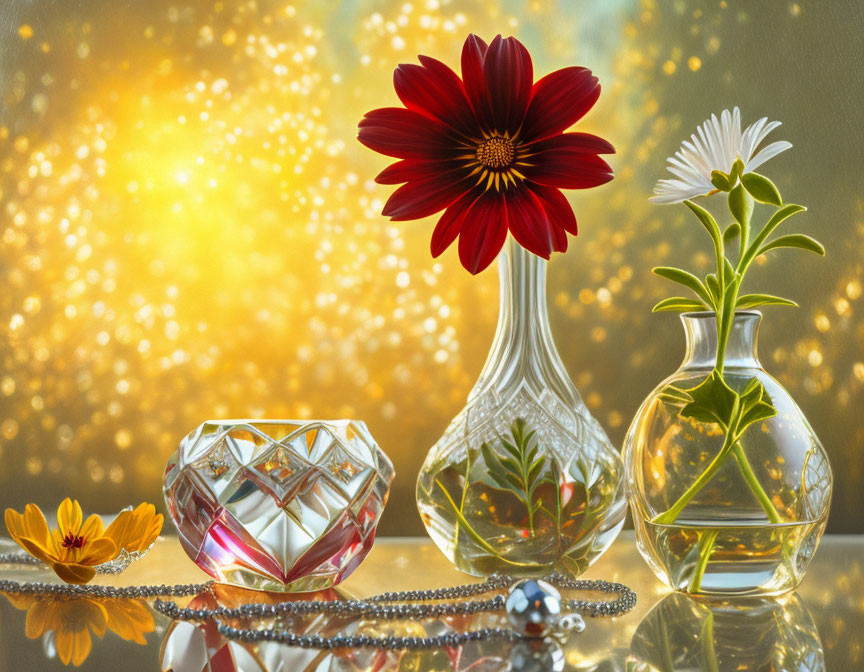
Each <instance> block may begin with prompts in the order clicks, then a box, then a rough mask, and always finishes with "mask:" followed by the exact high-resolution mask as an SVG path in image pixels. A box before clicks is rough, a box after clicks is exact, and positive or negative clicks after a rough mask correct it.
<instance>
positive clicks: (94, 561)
mask: <svg viewBox="0 0 864 672" xmlns="http://www.w3.org/2000/svg"><path fill="white" fill-rule="evenodd" d="M119 553H120V551H119V549H118V548H117V545H116V544H115V543H114V540H113V539H109V538H108V537H99V538H98V539H93V541H88V542H87V543H86V544H85V545H84V548H82V549H81V557H80V558H79V559H78V562H79V563H80V564H82V565H101V564H102V563H103V562H108V561H109V560H113V559H114V558H116V557H117V555H118V554H119Z"/></svg>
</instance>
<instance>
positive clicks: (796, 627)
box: [627, 593, 826, 672]
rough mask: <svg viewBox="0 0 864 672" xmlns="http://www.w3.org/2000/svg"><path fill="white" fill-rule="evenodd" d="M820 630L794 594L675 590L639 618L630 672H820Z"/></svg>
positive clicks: (629, 662)
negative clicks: (716, 597)
mask: <svg viewBox="0 0 864 672" xmlns="http://www.w3.org/2000/svg"><path fill="white" fill-rule="evenodd" d="M825 669H826V668H825V659H824V655H823V651H822V642H821V640H820V638H819V631H818V630H817V628H816V624H815V623H814V622H813V618H812V617H811V615H810V612H809V611H808V610H807V607H806V606H805V604H804V602H803V601H802V600H801V599H800V598H799V597H798V595H797V594H791V595H788V596H786V597H783V598H778V599H770V598H753V599H747V600H736V601H709V600H703V599H699V598H693V597H689V596H687V595H684V594H680V593H673V594H670V595H667V596H666V597H665V598H663V599H662V600H661V601H660V602H659V603H658V604H657V605H656V606H655V607H654V609H652V610H651V612H649V614H648V615H647V616H646V617H645V618H644V619H643V620H642V622H641V623H640V624H639V627H638V628H637V629H636V633H635V634H634V635H633V640H632V642H631V644H630V655H629V656H628V658H627V670H628V671H630V672H649V671H650V672H655V671H656V672H673V671H679V670H710V671H711V672H724V671H726V670H736V671H737V670H747V671H748V672H759V671H762V670H765V671H768V670H770V671H771V672H824V671H825Z"/></svg>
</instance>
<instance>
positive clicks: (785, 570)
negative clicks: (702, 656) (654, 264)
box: [624, 311, 832, 596]
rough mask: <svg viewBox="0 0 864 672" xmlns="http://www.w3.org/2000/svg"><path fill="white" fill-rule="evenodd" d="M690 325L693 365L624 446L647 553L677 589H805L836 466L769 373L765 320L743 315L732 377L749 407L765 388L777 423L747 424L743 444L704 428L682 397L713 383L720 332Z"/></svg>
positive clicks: (642, 415) (707, 321)
mask: <svg viewBox="0 0 864 672" xmlns="http://www.w3.org/2000/svg"><path fill="white" fill-rule="evenodd" d="M681 320H682V321H683V323H684V331H685V334H686V342H687V352H686V356H685V358H684V361H683V363H682V364H681V366H680V367H679V369H678V370H677V371H676V372H675V373H674V374H672V375H671V376H670V377H669V378H667V379H666V380H664V381H663V382H662V383H660V385H658V386H657V388H656V389H655V390H654V391H653V392H651V394H649V395H648V398H647V399H645V401H644V402H643V403H642V406H641V407H640V408H639V411H638V412H637V413H636V417H635V418H634V419H633V423H632V424H631V426H630V429H629V431H628V433H627V437H626V439H625V442H624V464H625V471H626V480H627V494H628V498H629V500H630V508H631V512H632V515H633V521H634V526H635V528H636V541H637V546H638V548H639V551H640V553H641V554H642V557H644V558H645V560H646V561H647V562H648V564H649V565H650V566H651V568H652V569H653V570H654V573H655V574H656V575H657V576H658V577H659V578H660V580H661V581H663V582H664V583H666V584H667V585H668V586H670V587H671V588H674V589H677V590H682V591H687V592H690V593H695V594H705V595H730V596H731V595H779V594H782V593H786V592H788V591H791V590H793V589H794V588H795V587H796V586H797V585H798V584H799V583H800V581H801V579H802V578H803V576H804V573H805V572H806V571H807V567H808V566H809V564H810V560H811V559H812V557H813V554H814V552H815V551H816V547H817V546H818V544H819V540H820V539H821V537H822V533H823V531H824V530H825V523H826V521H827V518H828V509H829V507H830V502H831V488H832V475H831V467H830V465H829V464H828V456H827V455H826V453H825V450H824V449H823V447H822V444H821V443H820V442H819V439H818V438H817V437H816V434H815V433H814V432H813V429H812V428H811V427H810V423H808V422H807V418H806V417H804V414H803V413H802V412H801V409H800V408H798V406H797V405H796V404H795V402H794V401H793V400H792V397H791V396H789V393H788V392H787V391H786V390H785V389H784V388H783V386H782V385H780V383H778V382H777V381H776V380H775V379H774V378H772V377H771V376H770V375H769V374H768V373H767V372H766V371H765V369H763V368H762V364H761V363H760V361H759V359H758V357H757V354H756V337H757V334H758V330H759V324H760V323H761V321H762V315H761V313H759V312H758V311H739V312H737V313H736V314H735V316H734V318H733V321H732V326H731V330H730V335H729V339H728V344H727V346H726V351H725V363H724V366H723V372H722V377H723V381H724V382H725V384H726V385H727V386H728V387H729V388H730V389H731V390H733V391H735V392H737V393H738V394H739V395H741V398H743V396H744V394H745V392H746V391H747V390H748V386H749V389H750V390H751V391H752V390H753V389H754V388H755V389H757V390H758V389H759V387H758V385H757V382H758V384H759V385H761V388H762V390H761V394H762V397H761V399H762V400H763V401H764V402H766V403H767V404H769V405H770V406H771V407H773V409H774V411H775V412H776V413H775V414H773V415H772V416H771V417H767V418H761V419H759V420H758V421H755V422H753V423H751V424H749V425H746V423H744V424H742V426H744V425H746V428H745V429H744V430H743V431H742V432H741V433H740V438H739V439H738V440H737V441H734V442H733V441H731V440H728V434H729V433H728V432H727V431H725V428H724V427H723V426H721V424H720V423H718V422H703V421H700V420H697V419H694V417H693V413H692V412H688V411H687V410H686V409H685V406H686V403H685V401H682V399H681V391H685V393H686V392H692V391H693V390H694V389H695V388H696V387H697V386H698V385H700V383H703V382H705V381H706V380H708V378H709V377H710V376H711V375H712V372H713V371H714V369H715V365H716V361H717V360H716V357H717V322H716V315H715V314H714V313H713V312H700V313H685V314H683V315H682V316H681ZM754 379H755V381H757V382H754ZM685 398H686V397H685ZM691 399H692V397H691ZM736 403H737V402H736ZM742 403H743V402H742ZM763 408H764V407H763ZM733 436H734V434H733Z"/></svg>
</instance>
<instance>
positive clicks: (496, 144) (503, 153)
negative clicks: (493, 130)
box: [475, 135, 516, 168]
mask: <svg viewBox="0 0 864 672" xmlns="http://www.w3.org/2000/svg"><path fill="white" fill-rule="evenodd" d="M515 156H516V147H515V146H514V145H513V141H512V140H510V139H508V138H504V137H501V136H500V135H493V136H492V137H490V138H486V139H485V140H481V141H480V143H479V144H478V145H477V152H476V154H475V157H476V158H477V161H478V162H479V163H481V164H482V165H484V166H486V167H487V168H506V167H507V166H509V165H510V164H511V163H513V159H514V158H515Z"/></svg>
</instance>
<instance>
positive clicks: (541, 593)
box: [505, 579, 561, 637]
mask: <svg viewBox="0 0 864 672" xmlns="http://www.w3.org/2000/svg"><path fill="white" fill-rule="evenodd" d="M505 609H506V610H507V618H508V620H509V621H510V626H511V627H512V628H513V630H515V631H516V632H518V633H519V634H520V635H523V636H525V637H544V636H546V634H547V633H548V632H549V631H550V630H551V629H552V628H553V627H554V626H555V625H556V623H557V622H558V616H559V615H560V614H561V593H559V592H558V591H557V590H555V588H553V587H552V586H551V585H549V584H548V583H546V582H545V581H541V580H534V579H529V580H527V581H520V582H519V583H517V584H516V585H515V586H513V587H512V588H511V589H510V592H509V593H508V594H507V602H506V603H505Z"/></svg>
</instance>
